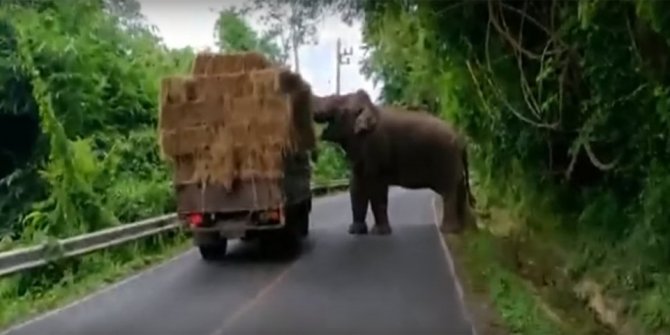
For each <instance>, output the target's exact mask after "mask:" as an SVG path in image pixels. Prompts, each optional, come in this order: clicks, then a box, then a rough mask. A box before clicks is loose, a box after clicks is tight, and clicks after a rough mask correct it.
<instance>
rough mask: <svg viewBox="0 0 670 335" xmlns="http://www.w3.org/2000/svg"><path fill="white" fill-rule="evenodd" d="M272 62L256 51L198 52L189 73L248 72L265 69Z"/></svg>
mask: <svg viewBox="0 0 670 335" xmlns="http://www.w3.org/2000/svg"><path fill="white" fill-rule="evenodd" d="M272 65H273V64H272V62H271V61H269V60H268V59H267V58H265V57H264V56H263V55H262V54H260V53H258V52H238V53H227V54H215V53H209V52H204V53H199V54H198V55H197V56H196V57H195V61H194V62H193V67H192V69H191V73H192V74H193V75H217V74H224V73H235V72H248V71H253V70H259V69H265V68H268V67H270V66H272Z"/></svg>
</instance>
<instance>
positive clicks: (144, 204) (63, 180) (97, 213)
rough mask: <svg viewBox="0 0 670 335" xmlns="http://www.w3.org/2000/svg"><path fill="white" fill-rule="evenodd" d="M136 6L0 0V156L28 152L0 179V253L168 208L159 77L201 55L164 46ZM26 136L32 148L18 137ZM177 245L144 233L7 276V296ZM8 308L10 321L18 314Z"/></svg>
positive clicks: (12, 301)
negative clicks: (121, 244) (0, 133)
mask: <svg viewBox="0 0 670 335" xmlns="http://www.w3.org/2000/svg"><path fill="white" fill-rule="evenodd" d="M104 4H112V5H116V7H105V6H104ZM138 8H139V7H138V6H136V2H135V1H134V0H114V1H111V2H105V3H103V2H102V1H97V0H77V1H72V2H68V3H61V2H51V1H39V2H3V3H2V4H0V44H2V50H1V51H0V53H1V54H2V55H1V56H2V57H0V81H1V82H2V83H3V85H2V88H0V89H1V90H2V94H1V95H0V122H2V123H5V122H7V123H6V124H7V125H6V128H7V129H4V128H3V130H9V131H10V132H9V134H11V135H10V136H9V137H8V139H7V140H4V138H3V141H0V152H9V155H7V156H9V157H22V159H21V160H13V161H11V166H7V165H6V166H3V168H7V167H9V168H7V170H6V171H4V170H3V174H1V175H0V250H7V249H10V248H12V247H15V246H17V245H22V244H23V245H25V244H34V243H36V242H45V241H51V240H53V239H54V238H62V237H68V236H71V235H75V234H80V233H85V232H90V231H94V230H97V229H100V228H103V227H106V226H109V225H114V224H119V223H120V222H129V221H133V220H137V219H140V218H145V217H148V216H154V215H158V214H163V213H165V212H168V211H170V210H172V209H173V207H174V203H173V202H174V199H173V195H172V192H171V185H170V178H169V174H168V170H167V167H166V164H165V163H164V162H163V161H162V160H161V158H160V156H159V151H158V145H157V138H156V131H155V128H156V123H157V107H158V106H157V103H158V93H159V84H160V77H161V76H164V75H170V74H176V73H180V72H182V73H183V72H185V71H188V70H190V66H191V60H192V59H193V56H194V54H193V51H192V50H190V49H182V50H168V49H167V48H165V46H163V45H162V44H161V43H160V39H159V38H158V37H156V36H155V35H154V34H153V32H152V31H151V29H150V27H148V26H147V25H146V24H145V23H144V22H143V19H142V17H141V15H140V14H139V12H137V9H138ZM12 128H18V129H12ZM33 128H34V129H35V130H34V131H32V130H31V129H33ZM11 136H20V137H16V138H12V137H11ZM19 140H24V141H26V143H30V145H23V146H19V145H15V142H19ZM7 156H5V157H7ZM1 158H2V155H0V162H4V161H3V160H1ZM0 170H2V169H0ZM173 242H174V238H172V239H169V240H167V241H165V243H163V242H161V243H158V244H157V243H156V241H151V240H150V241H142V242H138V243H136V245H135V246H133V247H128V248H125V249H124V248H121V249H120V250H134V252H125V253H124V252H122V251H121V252H120V250H113V251H110V252H109V253H107V254H105V253H102V254H96V255H90V256H88V257H85V258H84V259H78V260H68V261H64V262H58V263H56V264H54V265H53V266H51V267H48V268H46V269H37V270H35V271H32V272H29V273H25V274H21V275H18V276H16V277H15V278H11V279H3V280H2V281H0V287H1V288H0V291H2V292H0V304H1V305H3V306H10V305H11V306H15V307H17V308H18V309H17V310H16V311H18V312H20V311H23V312H25V311H26V307H29V308H31V306H30V304H31V302H36V301H38V300H39V301H42V300H40V299H46V300H50V299H51V298H52V297H53V296H52V295H53V294H56V292H57V291H58V287H66V286H67V287H70V286H68V285H70V284H73V283H74V284H76V283H77V282H78V280H80V279H81V280H85V279H87V278H89V276H90V275H91V274H95V273H98V274H102V273H106V274H109V273H113V272H114V271H113V270H114V268H108V269H101V268H100V267H96V266H92V265H93V264H98V265H100V264H102V265H101V266H103V267H104V266H113V267H116V266H118V265H119V264H126V263H128V262H129V260H130V259H133V258H138V261H139V262H144V261H145V260H147V259H145V258H144V256H146V255H147V254H151V253H152V252H153V253H160V252H161V251H162V250H165V249H166V248H168V247H169V246H171V245H172V243H173ZM133 248H134V249H133ZM142 264H144V263H142ZM98 284H99V283H98ZM45 297H46V298H45ZM50 297H51V298H50ZM53 302H54V301H53V300H52V303H53ZM7 310H8V309H2V312H1V313H0V320H1V321H2V322H3V323H4V322H6V321H7V320H8V318H13V317H15V316H16V313H18V312H16V311H12V312H11V313H10V312H8V311H7ZM9 310H11V308H9ZM28 311H29V310H28ZM10 314H11V315H10Z"/></svg>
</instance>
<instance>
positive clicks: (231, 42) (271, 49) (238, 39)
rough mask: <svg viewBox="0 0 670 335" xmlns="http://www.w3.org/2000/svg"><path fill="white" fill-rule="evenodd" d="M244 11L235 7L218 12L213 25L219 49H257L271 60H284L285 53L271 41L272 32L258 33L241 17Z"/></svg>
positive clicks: (281, 61)
mask: <svg viewBox="0 0 670 335" xmlns="http://www.w3.org/2000/svg"><path fill="white" fill-rule="evenodd" d="M243 14H244V12H242V11H240V10H237V9H236V8H231V9H225V10H222V11H220V12H219V18H218V19H217V20H216V23H215V25H214V38H215V40H216V44H217V46H218V48H219V50H221V51H226V52H234V51H258V52H261V53H263V54H265V55H266V56H267V57H269V58H271V59H272V60H274V61H276V62H280V63H285V62H286V59H287V57H286V53H283V52H282V50H281V49H280V48H279V46H277V44H276V43H275V42H274V41H273V39H274V35H273V34H272V33H265V34H262V35H259V33H258V32H256V31H254V29H253V28H252V27H251V26H250V25H249V23H248V22H247V21H246V20H245V19H244V17H243Z"/></svg>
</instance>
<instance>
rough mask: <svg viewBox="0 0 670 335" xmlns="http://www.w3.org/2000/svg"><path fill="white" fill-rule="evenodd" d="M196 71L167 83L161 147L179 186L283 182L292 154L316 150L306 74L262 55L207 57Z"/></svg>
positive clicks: (198, 59) (200, 60) (196, 65)
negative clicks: (288, 156)
mask: <svg viewBox="0 0 670 335" xmlns="http://www.w3.org/2000/svg"><path fill="white" fill-rule="evenodd" d="M192 72H193V77H192V78H185V77H168V78H165V79H164V80H163V82H162V92H161V102H162V106H161V110H160V112H161V116H160V119H159V123H160V143H161V149H162V151H163V153H164V155H166V156H169V157H171V158H172V159H173V161H174V165H175V172H174V174H175V175H174V179H175V181H176V182H178V183H193V182H200V183H209V182H211V183H216V184H219V185H223V186H224V187H227V188H230V187H232V185H233V182H234V180H236V179H259V178H263V179H267V178H269V179H277V178H281V177H282V176H283V168H284V164H283V157H284V154H285V152H286V151H292V150H295V149H299V150H304V149H310V148H313V147H314V145H315V142H316V136H315V134H314V130H313V127H312V122H311V120H312V116H311V89H310V87H309V85H308V84H307V83H305V82H304V81H303V80H302V78H301V77H300V76H299V75H297V74H295V73H292V72H291V71H289V70H288V69H285V68H277V67H274V66H273V64H271V62H270V61H268V60H267V59H265V57H263V56H262V55H260V54H257V53H238V54H227V55H217V54H210V53H201V54H198V56H197V57H196V61H195V62H194V65H193V69H192ZM276 191H277V192H278V193H277V194H278V195H281V190H280V189H278V190H276Z"/></svg>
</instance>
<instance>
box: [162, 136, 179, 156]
mask: <svg viewBox="0 0 670 335" xmlns="http://www.w3.org/2000/svg"><path fill="white" fill-rule="evenodd" d="M158 140H159V143H160V148H161V153H162V154H163V155H164V156H167V157H171V158H174V157H175V156H177V154H176V153H177V152H179V136H178V134H177V131H176V130H163V131H160V132H159V135H158Z"/></svg>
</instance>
